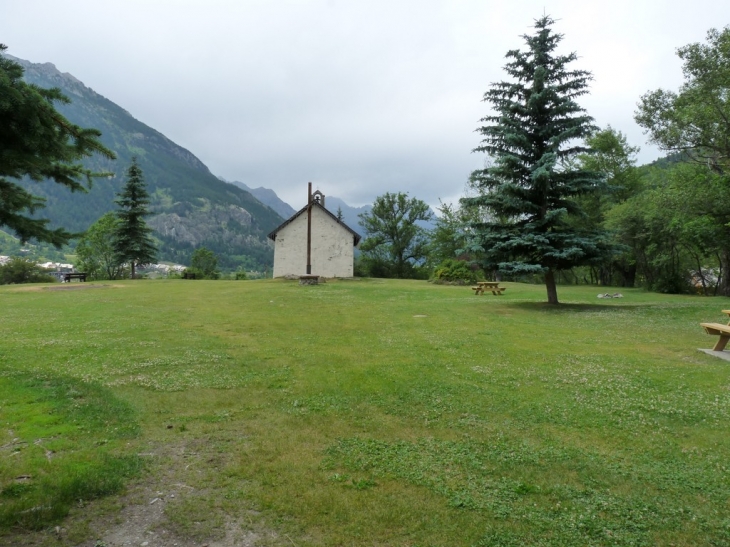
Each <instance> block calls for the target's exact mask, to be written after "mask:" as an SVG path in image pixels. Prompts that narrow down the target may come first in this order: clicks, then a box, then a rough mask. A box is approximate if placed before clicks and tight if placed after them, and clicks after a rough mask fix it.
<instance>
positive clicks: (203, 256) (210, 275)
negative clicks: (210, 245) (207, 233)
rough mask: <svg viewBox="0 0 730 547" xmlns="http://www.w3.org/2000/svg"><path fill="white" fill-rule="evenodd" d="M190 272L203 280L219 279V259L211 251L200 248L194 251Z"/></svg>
mask: <svg viewBox="0 0 730 547" xmlns="http://www.w3.org/2000/svg"><path fill="white" fill-rule="evenodd" d="M190 270H191V271H193V272H194V273H195V274H196V276H199V277H200V278H201V279H218V278H219V277H220V272H219V271H218V257H217V256H215V253H213V251H211V250H210V249H206V248H205V247H199V248H197V249H195V251H193V256H192V257H191V259H190Z"/></svg>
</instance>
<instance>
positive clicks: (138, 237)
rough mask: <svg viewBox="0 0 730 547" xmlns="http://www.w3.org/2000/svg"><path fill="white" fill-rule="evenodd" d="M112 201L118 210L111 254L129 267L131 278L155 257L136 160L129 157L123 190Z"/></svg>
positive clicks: (147, 203)
mask: <svg viewBox="0 0 730 547" xmlns="http://www.w3.org/2000/svg"><path fill="white" fill-rule="evenodd" d="M114 202H115V203H116V204H117V205H119V207H120V208H119V210H117V213H116V214H117V218H118V220H119V222H118V224H117V228H116V231H115V235H114V252H115V254H116V256H117V260H118V261H119V262H120V263H123V262H126V263H128V264H129V265H130V269H131V272H132V279H134V277H135V271H136V270H135V268H136V267H137V266H143V265H145V264H151V263H153V262H154V261H155V260H156V255H157V248H156V247H155V243H154V241H153V240H152V238H151V237H150V234H151V233H152V229H151V228H150V227H149V226H147V223H146V222H145V220H144V217H146V216H149V215H150V212H149V210H148V209H147V206H148V205H149V202H150V200H149V194H148V193H147V188H146V185H145V182H144V177H143V174H142V169H141V168H140V167H139V165H137V158H132V165H130V166H129V169H127V180H126V183H125V185H124V189H123V190H122V192H121V193H120V194H117V199H116V200H114Z"/></svg>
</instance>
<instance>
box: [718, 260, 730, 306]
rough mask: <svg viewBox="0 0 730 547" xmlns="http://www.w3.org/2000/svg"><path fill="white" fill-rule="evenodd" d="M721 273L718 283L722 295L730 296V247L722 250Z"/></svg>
mask: <svg viewBox="0 0 730 547" xmlns="http://www.w3.org/2000/svg"><path fill="white" fill-rule="evenodd" d="M720 275H721V276H722V277H721V278H720V279H719V282H718V285H719V286H720V294H721V295H722V296H730V249H722V250H721V251H720Z"/></svg>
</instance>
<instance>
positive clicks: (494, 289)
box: [471, 281, 507, 295]
mask: <svg viewBox="0 0 730 547" xmlns="http://www.w3.org/2000/svg"><path fill="white" fill-rule="evenodd" d="M471 290H473V291H474V294H484V292H485V291H490V292H491V293H492V294H493V295H501V294H502V293H503V292H504V291H506V290H507V287H500V286H499V281H477V286H476V287H472V288H471Z"/></svg>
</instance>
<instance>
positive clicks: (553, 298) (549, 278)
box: [545, 269, 559, 304]
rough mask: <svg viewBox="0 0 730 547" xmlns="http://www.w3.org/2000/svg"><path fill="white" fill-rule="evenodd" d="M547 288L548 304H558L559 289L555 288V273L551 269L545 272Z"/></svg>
mask: <svg viewBox="0 0 730 547" xmlns="http://www.w3.org/2000/svg"><path fill="white" fill-rule="evenodd" d="M545 287H546V288H547V296H548V304H558V303H559V302H558V289H557V287H556V286H555V272H553V271H552V270H551V269H548V271H546V272H545Z"/></svg>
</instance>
